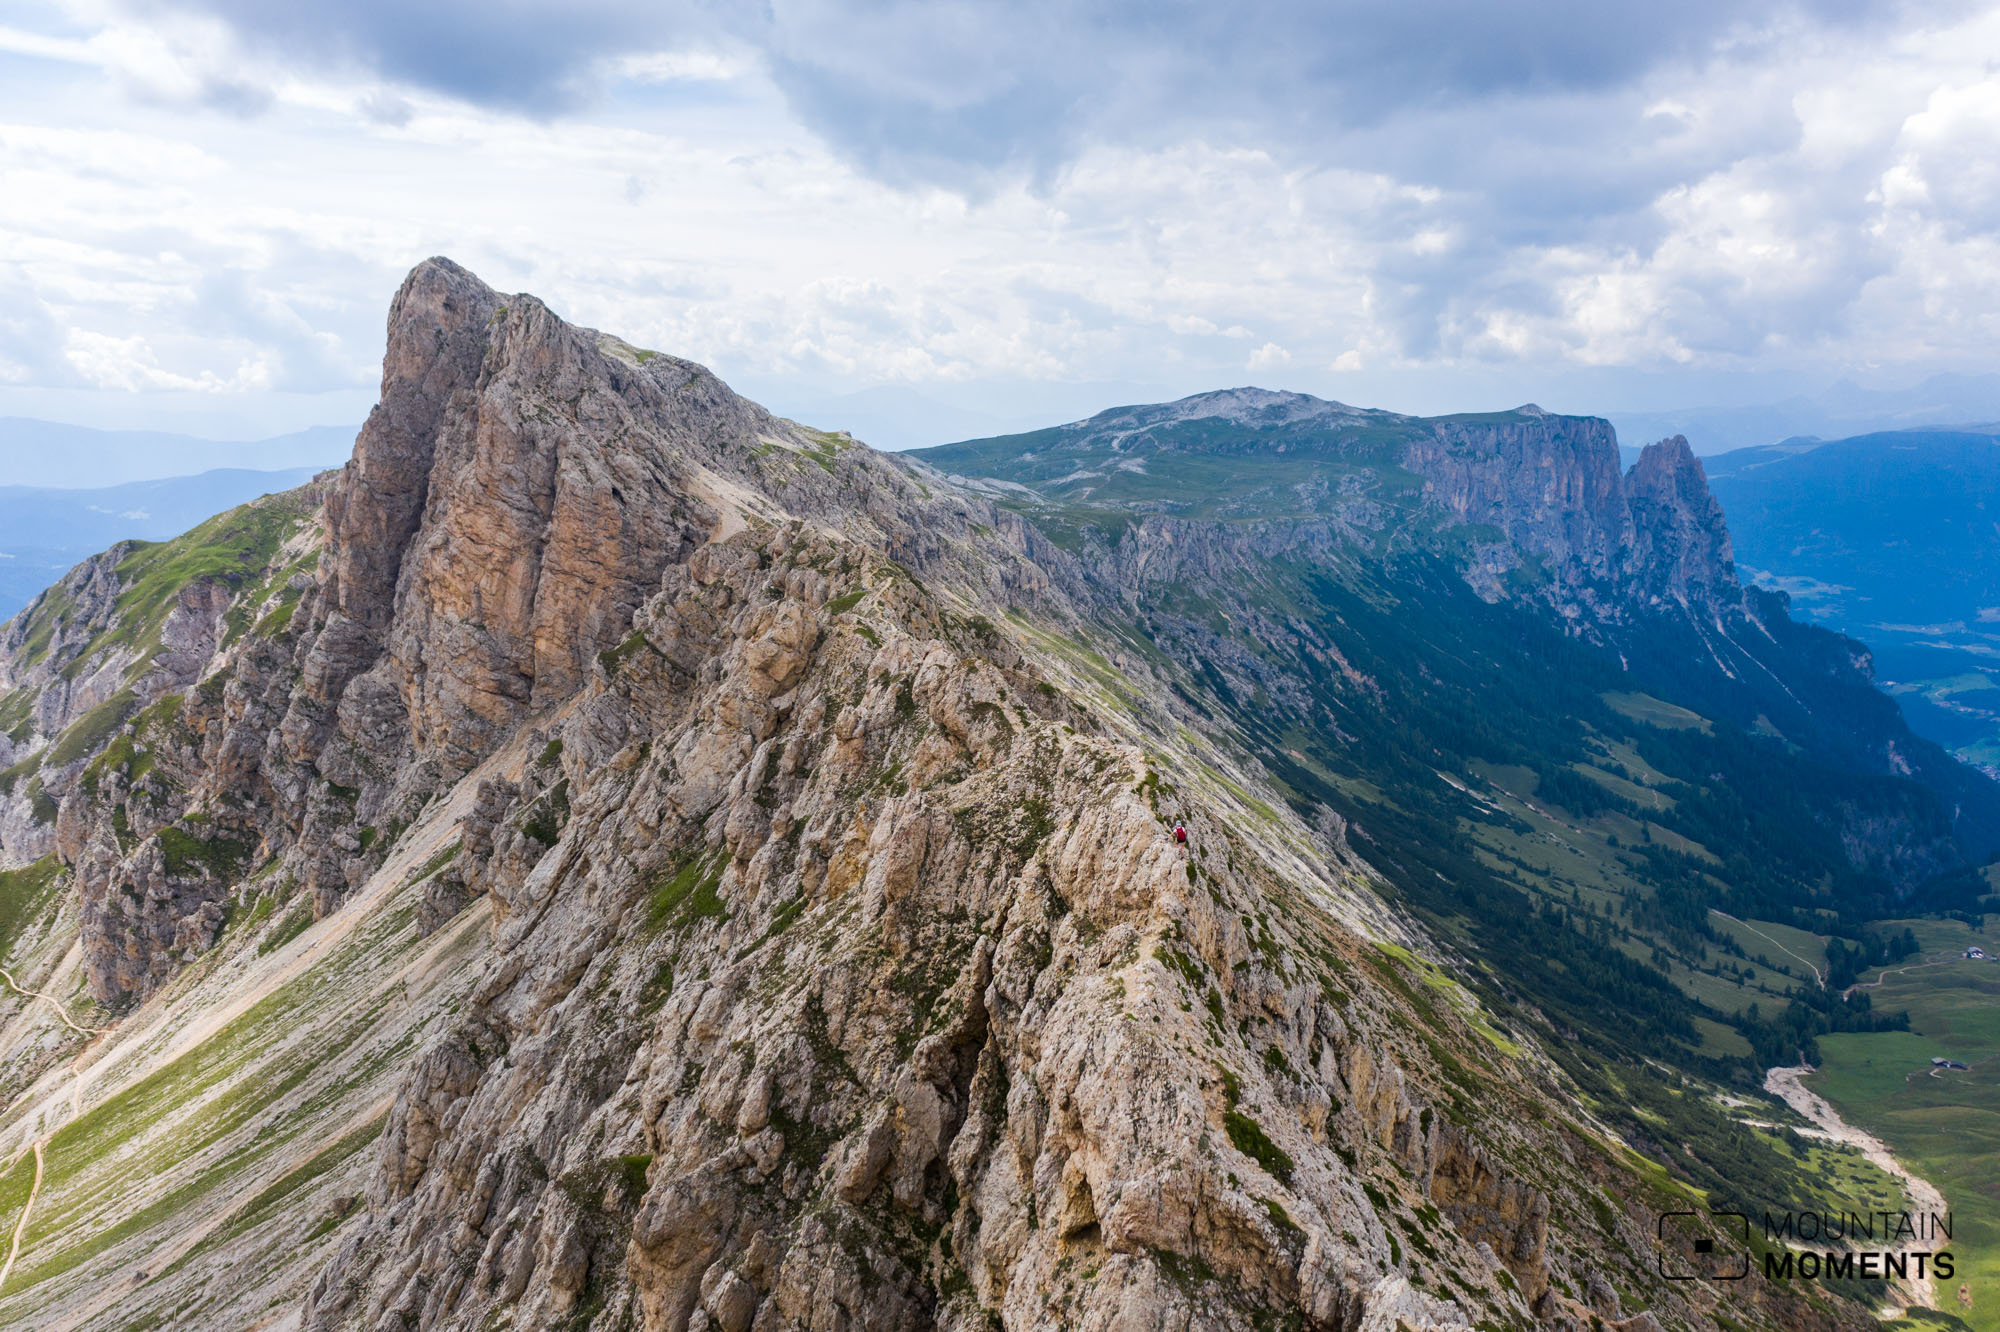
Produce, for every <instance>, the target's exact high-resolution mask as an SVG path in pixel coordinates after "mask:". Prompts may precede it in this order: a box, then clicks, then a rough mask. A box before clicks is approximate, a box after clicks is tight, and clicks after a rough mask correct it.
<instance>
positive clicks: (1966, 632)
mask: <svg viewBox="0 0 2000 1332" xmlns="http://www.w3.org/2000/svg"><path fill="white" fill-rule="evenodd" d="M1704 467H1705V470H1706V471H1707V473H1708V479H1709V485H1710V487H1711V489H1712V490H1713V491H1714V493H1715V496H1716V498H1717V499H1719V500H1720V501H1721V503H1722V507H1723V510H1724V512H1725V513H1727V514H1728V517H1729V530H1730V534H1731V536H1732V537H1733V538H1734V541H1735V550H1736V559H1737V564H1738V566H1739V568H1740V569H1741V571H1742V573H1743V576H1744V578H1745V579H1746V580H1748V581H1754V582H1757V583H1759V584H1761V585H1763V586H1765V587H1770V588H1773V589H1776V590H1780V591H1783V592H1785V593H1787V594H1788V595H1789V596H1790V597H1791V598H1792V604H1793V609H1794V612H1795V613H1796V614H1798V615H1800V616H1801V617H1803V618H1807V619H1810V620H1812V621H1814V622H1816V623H1819V624H1823V625H1826V626H1827V627H1829V628H1833V629H1838V630H1839V631H1841V632H1842V633H1846V634H1850V635H1852V636H1854V637H1856V638H1859V639H1861V640H1862V641H1863V642H1865V643H1867V644H1868V645H1869V646H1870V647H1871V648H1872V649H1873V650H1874V653H1875V661H1876V669H1877V672H1878V674H1879V676H1880V678H1881V680H1882V682H1883V684H1884V686H1885V687H1886V688H1888V689H1889V691H1890V692H1891V693H1893V694H1895V695H1896V696H1897V697H1898V698H1899V700H1900V701H1901V702H1902V705H1903V711H1904V713H1905V714H1906V715H1907V716H1908V717H1909V720H1910V724H1911V726H1912V727H1913V728H1914V729H1915V730H1916V731H1917V732H1918V733H1919V734H1922V735H1924V736H1927V737H1928V738H1930V739H1932V740H1935V741H1937V742H1939V743H1940V744H1943V745H1945V746H1946V747H1947V748H1949V749H1952V750H1953V751H1954V752H1956V753H1957V754H1958V755H1959V757H1961V758H1963V759H1966V760H1967V761H1969V762H1973V763H1976V764H1979V765H1980V766H1982V767H1985V768H1986V769H1987V770H1988V771H1989V772H1993V771H1996V770H2000V426H1980V427H1958V428H1954V429H1921V430H1902V431H1890V432H1882V433H1875V434H1867V435H1858V436H1855V437H1853V438H1851V439H1839V440H1813V439H1788V440H1786V441H1784V442H1783V443H1780V444H1772V445H1765V446H1762V447H1759V448H1749V449H1737V450H1734V451H1732V452H1729V453H1725V454H1722V455H1720V456H1719V457H1713V458H1708V459H1705V460H1704Z"/></svg>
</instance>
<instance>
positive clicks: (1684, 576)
mask: <svg viewBox="0 0 2000 1332" xmlns="http://www.w3.org/2000/svg"><path fill="white" fill-rule="evenodd" d="M1625 491H1626V495H1627V498H1628V502H1629V503H1630V505H1631V510H1632V531H1633V542H1632V554H1631V558H1630V559H1629V560H1628V562H1627V565H1628V567H1629V568H1630V570H1631V571H1632V578H1633V581H1634V582H1635V584H1636V585H1637V587H1638V589H1639V591H1640V593H1641V595H1643V596H1644V597H1646V598H1647V601H1648V604H1654V603H1655V602H1657V601H1669V600H1670V601H1673V602H1676V603H1678V604H1679V605H1681V606H1684V607H1697V606H1699V607H1703V608H1711V607H1717V606H1727V605H1731V604H1736V605H1740V604H1741V603H1742V585H1741V583H1740V582H1739V581H1738V580H1737V577H1736V561H1735V559H1734V558H1733V557H1732V556H1731V554H1730V549H1729V526H1728V524H1727V523H1726V522H1724V521H1723V517H1722V506H1721V505H1720V504H1718V503H1717V502H1716V499H1715V496H1714V495H1712V494H1711V493H1709V489H1708V478H1707V477H1706V476H1705V475H1704V474H1703V472H1702V470H1701V463H1700V462H1699V461H1698V460H1697V459H1696V458H1695V456H1694V451H1693V450H1692V449H1690V448H1689V447H1688V442H1687V439H1686V437H1685V436H1681V435H1675V436H1674V437H1673V438H1672V439H1666V440H1661V441H1660V442H1659V443H1657V444H1653V445H1649V446H1648V447H1647V448H1646V450H1645V451H1644V452H1643V453H1641V454H1640V455H1639V461H1638V462H1636V463H1634V464H1633V466H1632V471H1631V474H1630V475H1629V476H1627V477H1626V479H1625Z"/></svg>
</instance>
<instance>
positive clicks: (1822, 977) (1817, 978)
mask: <svg viewBox="0 0 2000 1332" xmlns="http://www.w3.org/2000/svg"><path fill="white" fill-rule="evenodd" d="M1709 911H1710V912H1712V913H1713V914H1715V915H1718V916H1720V917H1722V918H1723V919H1724V920H1731V921H1735V922H1736V923H1737V924H1738V925H1741V926H1742V927H1743V928H1744V929H1746V930H1748V931H1750V933H1752V934H1754V935H1756V936H1757V937H1758V938H1759V939H1762V940H1763V941H1764V942H1765V943H1767V944H1769V945H1771V947H1773V948H1775V949H1777V950H1778V951H1779V952H1781V953H1783V954H1784V955H1785V956H1786V957H1789V958H1791V959H1792V960H1793V961H1794V962H1803V963H1805V967H1806V970H1808V971H1810V972H1812V974H1813V980H1814V982H1815V983H1817V984H1818V986H1819V988H1820V989H1822V990H1824V989H1825V988H1826V973H1825V972H1823V971H1821V970H1820V969H1819V968H1818V967H1817V966H1815V965H1814V964H1813V962H1812V960H1811V959H1810V958H1806V957H1801V956H1800V955H1799V954H1797V953H1794V952H1793V951H1792V950H1791V949H1789V948H1787V947H1785V946H1784V945H1783V944H1782V943H1779V942H1778V941H1777V940H1776V939H1773V938H1772V937H1771V936H1770V935H1768V934H1766V933H1764V931H1762V930H1760V929H1758V928H1757V927H1756V926H1755V925H1752V924H1751V923H1750V922H1749V921H1747V920H1742V919H1740V918H1738V917H1736V916H1732V915H1730V914H1729V913H1728V912H1727V911H1723V910H1720V909H1718V908H1716V907H1710V908H1709Z"/></svg>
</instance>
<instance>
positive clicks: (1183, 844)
mask: <svg viewBox="0 0 2000 1332" xmlns="http://www.w3.org/2000/svg"><path fill="white" fill-rule="evenodd" d="M1174 845H1175V846H1177V847H1179V848H1180V849H1181V854H1182V855H1186V854H1187V826H1186V825H1185V824H1183V823H1182V822H1181V821H1180V820H1179V819H1175V820H1174Z"/></svg>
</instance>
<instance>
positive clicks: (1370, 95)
mask: <svg viewBox="0 0 2000 1332" xmlns="http://www.w3.org/2000/svg"><path fill="white" fill-rule="evenodd" d="M134 3H135V4H136V5H138V6H141V7H143V8H146V9H150V10H153V11H155V12H157V11H159V10H162V9H178V10H182V11H194V12H201V13H206V14H209V15H212V16H214V17H216V18H219V19H221V20H223V21H224V22H226V23H227V24H228V25H229V26H230V27H231V28H232V29H233V30H234V31H235V32H236V33H237V34H238V35H239V36H240V37H241V38H242V39H243V40H244V41H245V42H246V43H247V44H248V45H250V46H252V47H253V48H258V49H262V50H265V51H270V52H275V53H278V54H280V55H282V56H284V57H285V58H288V59H292V60H297V61H301V62H305V63H311V64H316V65H322V66H333V67H340V66H346V67H350V68H360V69H365V70H367V71H370V72H372V73H374V74H377V75H379V76H381V77H383V78H385V79H387V80H389V81H392V82H397V83H403V84H407V85H410V86H413V87H419V88H425V89H429V90H433V91H436V92H441V93H445V94H448V95H450V96H453V97H458V98H462V99H464V100H467V101H470V102H474V103H478V104H482V105H488V106H495V107H504V108H508V109H512V110H518V111H525V112H528V113H531V114H538V115H550V114H559V113H561V112H563V111H565V110H567V109H571V108H573V107H575V106H577V105H579V104H581V103H582V102H583V101H585V100H587V99H588V98H589V97H590V96H591V95H592V93H593V91H594V90H595V87H596V83H597V80H598V79H599V78H600V77H601V71H602V69H603V67H604V64H605V62H606V61H607V60H609V59H612V58H615V57H618V56H624V55H632V54H641V53H650V52H658V51H666V50H675V49H681V48H685V47H688V46H690V45H700V44H704V43H711V44H712V43H718V42H720V43H727V44H729V45H731V46H740V47H748V48H749V49H751V50H753V51H755V52H758V53H759V54H761V56H762V57H763V58H764V59H765V60H766V61H767V62H768V64H769V67H770V68H771V71H772V73H773V74H774V75H775V76H776V78H777V81H778V84H779V86H780V87H781V88H782V89H783V90H784V91H785V93H786V95H787V96H789V97H790V98H791V99H792V100H793V103H794V105H795V106H796V107H797V109H798V111H799V112H800V114H801V116H802V118H803V119H804V120H805V121H806V122H807V123H808V124H809V125H810V126H812V127H813V128H814V129H815V130H816V131H817V132H819V133H820V134H822V135H824V136H825V137H826V138H827V139H828V140H829V141H830V142H832V143H833V144H835V145H836V146H838V147H839V148H840V149H841V150H842V151H843V152H844V153H846V154H847V155H848V156H850V157H851V158H853V159H854V160H856V161H858V162H861V163H862V164H864V165H865V166H867V167H868V168H869V169H870V170H872V171H874V172H875V173H877V174H879V175H882V176H884V177H887V178H891V179H897V178H902V179H945V180H953V179H960V180H963V179H965V178H967V177H969V176H972V175H976V174H979V173H983V172H988V171H991V170H993V169H995V168H1000V167H1026V168H1028V169H1032V170H1041V171H1046V170H1048V169H1051V168H1053V167H1056V166H1059V165H1060V164H1061V163H1062V162H1063V161H1065V160H1067V159H1068V158H1069V157H1070V156H1071V155H1073V154H1074V153H1075V152H1077V151H1079V150H1080V149H1082V148H1083V147H1085V146H1087V145H1088V144H1090V143H1092V142H1097V141H1102V140H1111V141H1119V142H1126V141H1133V140H1137V141H1140V142H1145V141H1148V140H1163V139H1165V138H1168V137H1176V136H1185V135H1187V134H1188V133H1190V132H1191V131H1192V132H1200V133H1204V134H1207V135H1210V136H1211V137H1217V138H1229V139H1234V140H1236V141H1243V142H1256V143H1264V144H1268V145H1270V146H1273V147H1276V148H1280V149H1282V150H1284V151H1286V152H1287V153H1288V154H1290V155H1296V156H1302V157H1306V158H1311V157H1313V156H1315V155H1316V154H1319V153H1323V152H1326V151H1329V150H1331V149H1333V148H1334V147H1335V146H1336V141H1337V140H1350V142H1348V143H1346V144H1343V145H1341V146H1343V147H1347V148H1349V149H1350V150H1354V151H1365V150H1366V148H1367V144H1366V143H1365V142H1362V143H1359V144H1355V143H1353V142H1351V140H1353V139H1354V138H1356V137H1357V136H1358V137H1359V138H1361V139H1363V140H1365V139H1366V138H1367V136H1369V135H1370V134H1371V132H1376V131H1379V130H1380V129H1381V127H1382V126H1384V125H1386V124H1389V123H1392V122H1394V121H1396V120H1398V119H1400V118H1405V117H1409V116H1418V117H1425V116H1437V115H1440V114H1445V115H1449V114H1451V113H1452V112H1454V111H1457V110H1461V109H1462V108H1464V107H1465V106H1466V105H1467V104H1469V103H1480V102H1485V101H1494V100H1499V101H1506V102H1520V101H1523V100H1535V99H1550V98H1553V99H1558V101H1560V100H1561V99H1563V98H1565V97H1575V96H1578V95H1586V96H1587V95H1591V94H1600V93H1605V92H1608V91H1612V90H1615V89H1618V88H1620V87H1623V86H1626V85H1629V84H1631V83H1632V82H1633V81H1635V80H1637V79H1640V78H1641V77H1643V76H1644V75H1646V74H1647V73H1648V72H1650V71H1653V70H1656V69H1659V68H1661V67H1664V66H1672V65H1676V64H1698V63H1700V62H1702V61H1704V60H1706V59H1707V58H1708V57H1709V56H1711V55H1712V54H1713V53H1714V52H1715V51H1716V50H1717V49H1718V48H1719V47H1723V46H1727V47H1728V48H1729V49H1730V50H1731V51H1733V52H1736V53H1737V54H1738V55H1741V54H1742V53H1743V52H1744V50H1745V49H1746V48H1755V47H1756V46H1758V45H1759V44H1768V43H1773V42H1781V41H1788V40H1799V39H1800V38H1801V35H1802V34H1810V33H1811V32H1812V31H1814V30H1815V29H1819V28H1824V27H1829V26H1832V27H1852V26H1854V25H1861V24H1869V23H1874V22H1879V21H1883V20H1886V19H1890V18H1892V17H1893V16H1894V13H1895V11H1896V7H1895V6H1891V5H1883V4H1864V3H1858V2H1857V0H1794V2H1793V3H1791V4H1785V5H1778V6H1769V7H1761V8H1756V9H1754V10H1751V9H1750V7H1746V6H1743V5H1741V4H1739V3H1735V2H1734V0H1682V2H1681V3H1677V4H1672V5H1622V4H1605V3H1603V2H1602V0H1540V2H1539V3H1529V4H1509V5H1501V4H1494V3H1492V0H1363V2H1361V3H1348V4H1342V5H1303V4H1286V3H1270V2H1269V0H1266V2H1264V3H1257V2H1256V0H1251V2H1250V3H1239V4H1234V5H1216V4H1213V3H1188V2H1187V0H1179V2H1175V3H1165V4H1161V3H1150V4H1136V3H1120V2H1119V0H1098V2H1097V3H1080V4H1079V3H1052V2H1050V0H1030V2H1029V3H1023V4H1013V5H991V4H967V3H950V2H949V0H945V2H943V3H940V2H937V0H922V2H916V0H875V2H873V3H870V2H868V0H861V2H858V3H856V2H847V3H833V2H830V0H773V3H769V4H765V5H756V6H751V5H725V4H715V3H704V2H702V0H683V2H682V3H678V4H673V3H665V4H662V3H631V2H629V0H572V2H571V3H564V4H548V3H523V2H522V0H480V2H479V3H473V2H472V0H438V2H436V3H426V4H414V5H413V4H409V3H407V0H402V2H398V0H330V2H328V3H320V4H312V5H273V4H268V3H265V2H264V0H134ZM1746 11H1748V12H1752V13H1754V18H1755V22H1754V23H1751V22H1749V21H1747V20H1746V18H1745V15H1746ZM1929 12H1930V13H1931V14H1932V15H1933V16H1934V17H1935V15H1936V11H1935V9H1933V10H1931V11H1929ZM1572 128H1574V127H1572ZM1585 137H1588V136H1587V135H1586V136H1585ZM1385 146H1386V145H1385Z"/></svg>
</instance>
